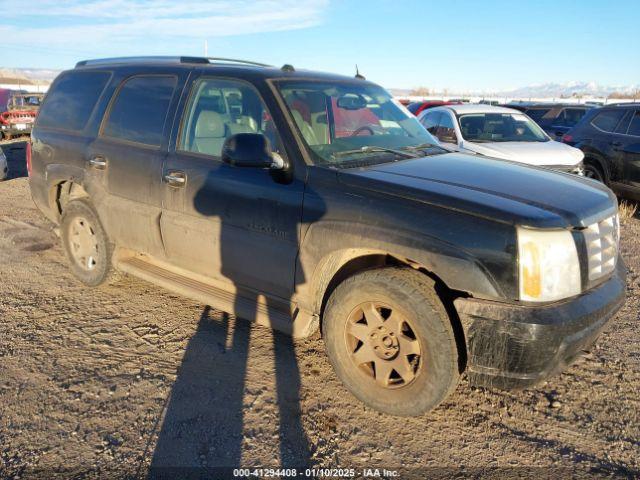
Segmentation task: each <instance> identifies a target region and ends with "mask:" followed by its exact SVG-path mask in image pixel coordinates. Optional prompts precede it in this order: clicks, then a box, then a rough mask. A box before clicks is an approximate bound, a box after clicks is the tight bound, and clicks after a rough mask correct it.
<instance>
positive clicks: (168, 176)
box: [164, 171, 187, 187]
mask: <svg viewBox="0 0 640 480" xmlns="http://www.w3.org/2000/svg"><path fill="white" fill-rule="evenodd" d="M164 181H165V182H167V183H168V184H169V185H170V186H172V187H184V184H185V183H187V176H186V175H185V173H184V172H180V171H171V172H167V173H165V175H164Z"/></svg>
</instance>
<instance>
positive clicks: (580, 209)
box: [338, 153, 617, 233]
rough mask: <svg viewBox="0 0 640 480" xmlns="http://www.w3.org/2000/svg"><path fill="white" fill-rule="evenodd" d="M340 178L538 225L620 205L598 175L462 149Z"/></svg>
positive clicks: (581, 220)
mask: <svg viewBox="0 0 640 480" xmlns="http://www.w3.org/2000/svg"><path fill="white" fill-rule="evenodd" d="M338 179H339V181H340V182H341V183H343V184H345V185H349V186H351V187H356V188H363V189H367V190H373V191H376V192H379V193H383V194H388V195H393V196H395V197H401V198H405V199H408V200H414V201H421V202H424V203H428V204H431V205H436V206H439V207H442V208H447V209H453V210H458V211H464V212H466V213H469V214H471V215H475V216H479V217H484V218H488V219H490V220H494V221H499V222H503V223H511V224H514V225H522V226H530V227H535V228H567V227H584V226H587V225H590V224H591V223H593V222H594V221H596V220H600V219H602V218H603V217H605V216H606V215H611V214H613V213H614V212H615V211H616V205H617V203H616V202H617V201H616V197H615V195H614V194H613V193H612V192H611V190H609V189H608V188H607V187H605V186H604V185H602V184H600V183H598V182H595V181H593V180H589V179H585V178H582V177H578V176H576V175H570V174H564V173H559V172H554V171H551V170H547V169H544V168H535V167H529V166H524V165H520V164H516V163H513V162H506V161H500V160H491V161H488V160H487V159H486V158H482V157H478V156H474V155H466V154H462V153H448V154H444V155H434V156H429V157H424V158H418V159H410V160H402V161H398V162H392V163H386V164H381V165H375V166H371V167H365V168H354V169H344V170H340V171H339V173H338ZM470 233H471V232H470Z"/></svg>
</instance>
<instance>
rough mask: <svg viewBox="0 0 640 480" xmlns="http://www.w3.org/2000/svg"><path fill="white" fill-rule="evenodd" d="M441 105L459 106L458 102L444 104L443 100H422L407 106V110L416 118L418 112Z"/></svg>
mask: <svg viewBox="0 0 640 480" xmlns="http://www.w3.org/2000/svg"><path fill="white" fill-rule="evenodd" d="M442 105H460V102H446V101H444V100H423V101H421V102H413V103H410V104H409V105H408V106H407V109H408V110H409V111H410V112H411V113H413V114H414V115H415V116H416V117H417V116H418V115H420V112H422V111H423V110H426V109H427V108H432V107H440V106H442Z"/></svg>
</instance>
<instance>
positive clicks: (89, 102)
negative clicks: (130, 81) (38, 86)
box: [38, 72, 111, 131]
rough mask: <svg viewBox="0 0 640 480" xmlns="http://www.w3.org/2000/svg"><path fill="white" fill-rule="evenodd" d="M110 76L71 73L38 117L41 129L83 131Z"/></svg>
mask: <svg viewBox="0 0 640 480" xmlns="http://www.w3.org/2000/svg"><path fill="white" fill-rule="evenodd" d="M110 77H111V74H110V73H108V72H70V73H66V74H64V76H62V77H60V78H59V79H58V80H57V81H56V83H55V85H53V88H52V89H51V90H50V91H49V93H47V98H46V101H45V102H44V104H43V105H42V108H40V112H39V113H38V127H49V128H58V129H61V130H76V131H79V130H84V127H85V126H86V125H87V122H88V121H89V117H90V116H91V113H92V112H93V109H94V108H95V106H96V103H98V99H99V98H100V95H101V94H102V91H103V90H104V87H105V86H106V85H107V82H108V81H109V78H110Z"/></svg>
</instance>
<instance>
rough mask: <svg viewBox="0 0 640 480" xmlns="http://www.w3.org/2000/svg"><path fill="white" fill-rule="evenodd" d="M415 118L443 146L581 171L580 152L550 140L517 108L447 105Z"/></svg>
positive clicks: (574, 171) (560, 168) (566, 170)
mask: <svg viewBox="0 0 640 480" xmlns="http://www.w3.org/2000/svg"><path fill="white" fill-rule="evenodd" d="M418 119H419V120H420V122H421V123H422V125H423V126H424V127H425V128H426V129H427V131H429V132H430V133H431V134H432V135H434V136H436V137H437V138H438V140H439V141H440V142H441V143H442V144H443V145H445V146H450V147H456V148H458V149H460V150H461V151H467V152H474V153H479V154H481V155H485V156H488V157H494V158H500V159H503V160H511V161H514V162H521V163H526V164H529V165H536V166H542V167H548V168H553V169H556V170H560V171H563V172H572V173H576V174H581V173H582V157H583V155H582V153H581V152H580V151H579V150H578V149H575V148H567V145H563V144H562V143H559V142H555V141H552V140H551V139H550V138H549V137H548V136H547V135H546V134H545V133H544V132H543V131H542V130H541V129H540V128H539V127H538V126H537V125H536V124H535V123H534V122H533V121H531V119H530V118H528V117H527V116H526V115H524V114H522V113H520V112H519V111H517V110H512V109H509V108H504V107H494V106H491V105H473V104H468V105H450V106H447V107H436V108H432V109H430V110H427V111H425V112H423V113H422V114H421V115H420V116H419V117H418Z"/></svg>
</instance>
